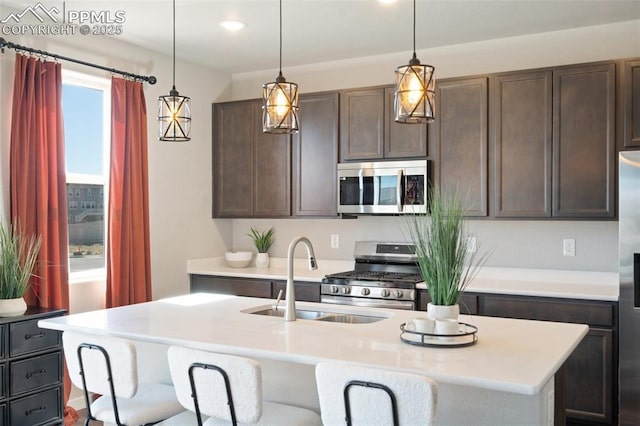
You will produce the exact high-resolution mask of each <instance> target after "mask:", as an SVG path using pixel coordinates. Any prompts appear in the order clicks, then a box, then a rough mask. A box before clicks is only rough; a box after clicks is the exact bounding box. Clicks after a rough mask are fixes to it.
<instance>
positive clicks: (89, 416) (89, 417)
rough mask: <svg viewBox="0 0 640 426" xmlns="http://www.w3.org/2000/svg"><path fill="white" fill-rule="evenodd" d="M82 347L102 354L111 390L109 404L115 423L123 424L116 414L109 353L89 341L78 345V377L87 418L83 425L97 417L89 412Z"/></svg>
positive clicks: (119, 425) (116, 405)
mask: <svg viewBox="0 0 640 426" xmlns="http://www.w3.org/2000/svg"><path fill="white" fill-rule="evenodd" d="M83 349H88V350H98V351H100V353H101V354H102V356H103V358H104V361H105V364H106V367H107V380H108V381H109V389H110V390H111V404H112V406H113V414H114V417H115V420H116V424H117V425H118V426H124V425H122V423H120V416H119V414H118V404H117V402H116V392H115V390H114V388H113V374H112V373H111V360H110V359H109V353H108V352H107V351H106V350H105V349H104V348H103V347H102V346H98V345H92V344H90V343H81V344H80V345H78V363H79V364H80V377H81V378H82V387H83V388H84V401H85V404H86V405H87V418H86V420H85V422H84V424H85V426H88V425H89V422H90V421H91V420H97V419H96V418H95V417H93V414H92V413H91V403H90V401H89V392H88V391H87V379H86V377H85V374H84V365H83V362H82V351H83Z"/></svg>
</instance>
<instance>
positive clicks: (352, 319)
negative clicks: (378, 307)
mask: <svg viewBox="0 0 640 426" xmlns="http://www.w3.org/2000/svg"><path fill="white" fill-rule="evenodd" d="M317 319H318V321H326V322H341V323H344V324H369V323H372V322H378V321H382V320H383V319H384V317H374V316H369V315H356V314H328V315H325V316H322V317H320V318H317Z"/></svg>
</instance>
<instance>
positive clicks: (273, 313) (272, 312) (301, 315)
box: [249, 309, 326, 320]
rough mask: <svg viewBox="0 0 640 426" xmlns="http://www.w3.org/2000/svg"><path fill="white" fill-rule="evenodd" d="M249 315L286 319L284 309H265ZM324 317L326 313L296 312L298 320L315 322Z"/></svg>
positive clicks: (298, 310)
mask: <svg viewBox="0 0 640 426" xmlns="http://www.w3.org/2000/svg"><path fill="white" fill-rule="evenodd" d="M249 313H250V314H254V315H266V316H268V317H284V309H278V310H276V309H263V310H261V311H256V312H249ZM323 315H326V313H325V312H319V311H305V310H301V309H297V310H296V318H298V319H308V320H314V319H318V318H320V317H321V316H323Z"/></svg>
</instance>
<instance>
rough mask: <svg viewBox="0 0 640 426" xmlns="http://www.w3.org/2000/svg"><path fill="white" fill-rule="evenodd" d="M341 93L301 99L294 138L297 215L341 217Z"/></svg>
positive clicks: (295, 211)
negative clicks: (338, 186) (339, 140)
mask: <svg viewBox="0 0 640 426" xmlns="http://www.w3.org/2000/svg"><path fill="white" fill-rule="evenodd" d="M338 97H339V96H338V93H321V94H307V95H301V96H300V133H298V134H297V135H294V136H293V168H294V185H293V188H294V206H295V207H294V214H295V215H296V216H327V217H337V214H338V213H337V195H336V191H337V183H336V179H337V178H338V176H337V162H338V126H339V114H338V107H339V104H338Z"/></svg>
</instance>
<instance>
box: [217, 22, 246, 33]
mask: <svg viewBox="0 0 640 426" xmlns="http://www.w3.org/2000/svg"><path fill="white" fill-rule="evenodd" d="M220 26H221V27H222V28H224V29H225V30H228V31H239V30H241V29H243V28H244V27H245V26H246V25H245V24H244V22H240V21H231V20H229V21H222V22H220Z"/></svg>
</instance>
